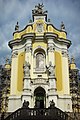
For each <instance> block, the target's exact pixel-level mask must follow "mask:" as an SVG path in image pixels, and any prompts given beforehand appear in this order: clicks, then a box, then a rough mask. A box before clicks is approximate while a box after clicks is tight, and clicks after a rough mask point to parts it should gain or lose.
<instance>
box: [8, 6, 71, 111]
mask: <svg viewBox="0 0 80 120" xmlns="http://www.w3.org/2000/svg"><path fill="white" fill-rule="evenodd" d="M43 7H44V6H43V4H42V5H41V4H38V5H36V6H35V9H34V10H32V20H30V22H29V24H28V25H26V27H25V28H24V29H23V30H19V25H18V23H17V25H16V26H15V32H14V33H13V40H11V41H10V42H9V47H10V48H11V49H12V63H11V83H10V96H9V103H8V112H14V111H15V110H17V109H18V108H20V107H22V104H23V102H24V101H29V107H30V108H48V107H49V106H50V102H51V101H54V103H55V106H56V107H57V108H59V109H61V110H62V111H66V112H68V111H69V112H72V101H71V95H70V86H69V63H68V48H69V47H70V45H71V41H70V40H68V39H67V37H66V35H67V33H66V31H65V26H64V24H63V22H62V23H61V29H60V30H59V29H57V28H55V27H54V25H53V24H51V22H50V19H48V18H47V11H44V10H43Z"/></svg>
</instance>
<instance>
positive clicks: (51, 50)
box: [48, 38, 55, 66]
mask: <svg viewBox="0 0 80 120" xmlns="http://www.w3.org/2000/svg"><path fill="white" fill-rule="evenodd" d="M54 50H55V48H54V44H53V39H52V38H50V39H49V38H48V58H49V62H52V65H53V66H54V65H55V56H54Z"/></svg>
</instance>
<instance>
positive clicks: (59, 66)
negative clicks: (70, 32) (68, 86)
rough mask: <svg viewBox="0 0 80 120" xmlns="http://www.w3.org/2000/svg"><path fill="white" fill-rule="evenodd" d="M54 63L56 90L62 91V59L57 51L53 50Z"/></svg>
mask: <svg viewBox="0 0 80 120" xmlns="http://www.w3.org/2000/svg"><path fill="white" fill-rule="evenodd" d="M55 64H56V80H57V91H62V89H63V86H62V60H61V55H60V53H59V52H57V51H55Z"/></svg>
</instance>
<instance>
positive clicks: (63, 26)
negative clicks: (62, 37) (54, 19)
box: [61, 21, 65, 31]
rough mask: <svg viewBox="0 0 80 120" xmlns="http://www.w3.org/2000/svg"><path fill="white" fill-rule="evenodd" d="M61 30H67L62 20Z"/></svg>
mask: <svg viewBox="0 0 80 120" xmlns="http://www.w3.org/2000/svg"><path fill="white" fill-rule="evenodd" d="M61 30H63V31H65V25H64V23H63V21H62V22H61Z"/></svg>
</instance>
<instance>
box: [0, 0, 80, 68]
mask: <svg viewBox="0 0 80 120" xmlns="http://www.w3.org/2000/svg"><path fill="white" fill-rule="evenodd" d="M39 2H40V3H41V2H43V3H44V9H45V10H48V18H50V19H51V23H52V24H53V25H54V26H55V27H57V28H58V29H59V28H60V23H61V21H63V22H64V24H65V27H66V31H67V33H68V35H67V38H68V39H70V40H71V41H72V46H71V47H70V49H69V50H70V55H71V54H73V55H74V56H75V59H76V60H77V59H78V58H79V57H80V54H79V51H80V47H79V45H80V27H79V26H80V13H79V11H80V1H79V0H0V42H1V44H0V58H1V59H3V58H4V56H5V55H8V54H9V55H10V51H11V50H10V49H9V47H8V42H9V41H10V40H11V39H13V36H12V34H13V32H14V27H15V24H16V22H17V21H18V22H19V25H20V29H23V28H24V27H25V26H26V25H27V24H28V21H29V19H30V18H31V17H32V16H31V12H32V9H34V7H35V5H36V4H38V3H39ZM2 53H3V54H2ZM77 63H78V67H79V68H80V60H79V59H78V61H77Z"/></svg>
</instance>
